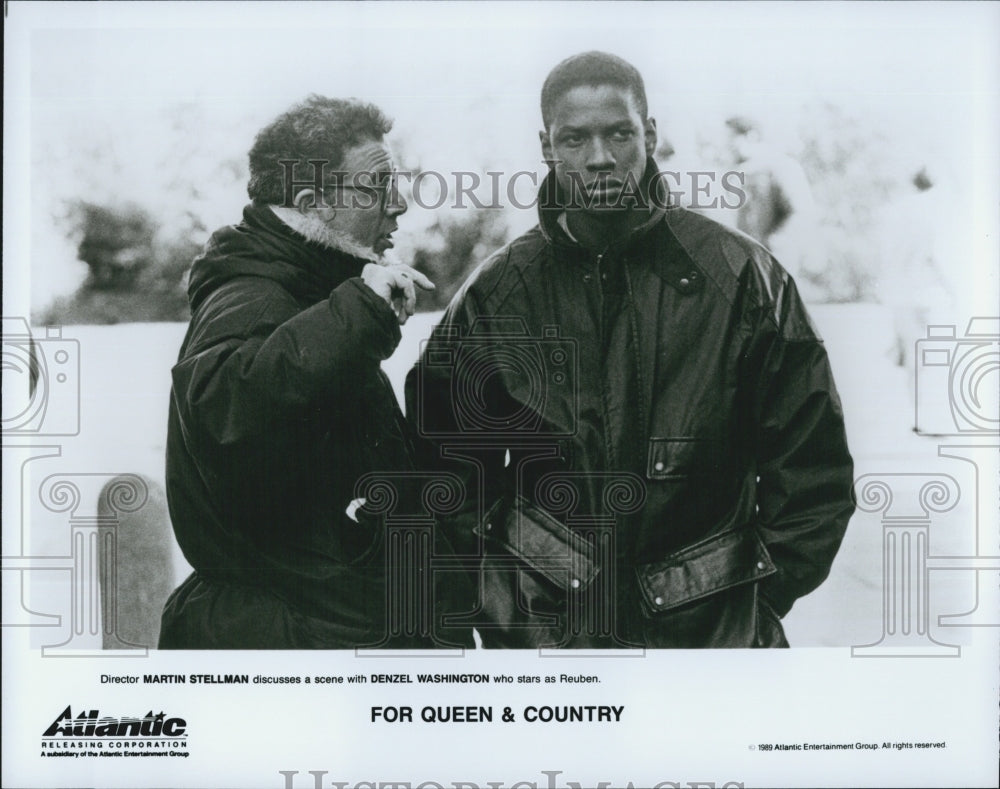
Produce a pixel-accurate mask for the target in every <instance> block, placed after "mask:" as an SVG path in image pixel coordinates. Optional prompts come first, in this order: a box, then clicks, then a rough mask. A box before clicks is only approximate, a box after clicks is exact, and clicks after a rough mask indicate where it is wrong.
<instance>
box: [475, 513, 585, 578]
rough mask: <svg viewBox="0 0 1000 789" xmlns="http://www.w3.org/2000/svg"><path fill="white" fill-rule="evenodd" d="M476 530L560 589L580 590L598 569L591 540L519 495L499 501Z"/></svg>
mask: <svg viewBox="0 0 1000 789" xmlns="http://www.w3.org/2000/svg"><path fill="white" fill-rule="evenodd" d="M475 531H476V533H477V534H479V535H481V536H483V537H485V538H486V539H487V540H489V541H490V542H492V543H494V544H499V546H500V548H501V550H502V551H503V552H505V553H509V554H511V555H512V556H513V557H516V559H517V560H519V561H520V562H523V564H524V565H527V567H528V568H530V569H531V570H534V571H535V572H537V573H538V574H539V575H541V576H543V577H544V578H545V579H546V580H547V581H549V583H551V584H554V585H555V586H556V587H558V588H559V589H563V590H574V591H582V590H584V589H586V588H587V587H588V586H590V584H591V583H592V582H593V580H594V578H595V577H596V576H597V573H598V572H599V571H600V568H599V566H598V564H597V562H596V560H595V556H594V553H595V551H594V546H593V545H592V544H591V543H589V542H587V540H585V539H584V538H583V537H582V536H580V535H579V534H577V533H576V532H574V531H573V530H572V529H570V528H569V527H568V526H566V525H564V524H563V523H560V522H559V521H558V520H556V519H555V518H553V517H552V516H551V515H549V514H548V513H547V512H545V511H544V510H542V509H540V508H539V507H536V506H534V505H533V504H531V503H530V502H529V501H528V500H527V499H525V498H524V497H522V496H517V497H516V498H515V499H514V501H513V503H510V502H509V501H507V500H506V499H501V500H500V501H498V502H497V503H496V504H494V505H493V507H491V508H490V511H489V512H487V514H486V517H485V518H484V519H483V523H482V526H481V527H479V528H477V529H476V530H475Z"/></svg>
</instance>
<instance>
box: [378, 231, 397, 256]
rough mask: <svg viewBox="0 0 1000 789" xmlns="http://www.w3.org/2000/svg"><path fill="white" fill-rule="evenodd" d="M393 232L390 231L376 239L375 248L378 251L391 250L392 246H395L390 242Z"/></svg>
mask: <svg viewBox="0 0 1000 789" xmlns="http://www.w3.org/2000/svg"><path fill="white" fill-rule="evenodd" d="M395 232H396V231H395V230H390V231H389V232H388V233H383V234H382V235H380V236H379V237H378V238H377V239H376V241H375V246H376V247H379V248H380V249H379V251H385V250H387V249H392V248H393V247H394V246H396V244H395V243H394V242H393V240H392V234H393V233H395Z"/></svg>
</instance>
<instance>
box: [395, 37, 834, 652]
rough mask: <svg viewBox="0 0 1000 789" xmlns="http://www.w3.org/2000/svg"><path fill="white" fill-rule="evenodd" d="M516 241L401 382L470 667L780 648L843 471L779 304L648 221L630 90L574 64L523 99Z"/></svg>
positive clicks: (651, 187) (744, 251) (650, 213)
mask: <svg viewBox="0 0 1000 789" xmlns="http://www.w3.org/2000/svg"><path fill="white" fill-rule="evenodd" d="M541 109H542V120H543V123H544V129H543V130H542V131H541V132H540V140H541V147H542V153H543V156H544V158H545V159H546V161H547V162H548V163H549V168H550V170H549V175H548V178H547V179H546V181H545V183H544V184H543V185H542V188H541V190H540V194H539V207H540V210H539V220H540V221H539V225H538V226H536V227H535V228H533V229H531V230H529V231H528V232H527V233H525V234H524V235H522V236H521V237H520V238H518V239H516V240H514V241H513V242H511V243H510V244H508V245H507V246H506V247H504V248H502V249H501V250H499V251H498V252H497V253H495V254H494V255H493V256H492V257H490V258H489V259H488V260H487V261H486V262H485V263H484V264H483V265H482V266H481V267H480V268H479V269H478V270H477V271H476V273H475V274H474V275H473V276H472V278H471V279H470V281H469V282H467V283H466V284H465V286H464V287H463V289H462V290H461V291H460V292H459V293H458V294H457V296H456V297H455V299H454V300H453V302H452V303H451V305H450V306H449V308H448V311H447V313H446V314H445V317H444V319H443V321H442V323H441V325H440V326H439V327H438V328H437V330H436V332H435V334H434V336H433V337H432V339H431V342H430V343H429V344H428V346H427V350H426V353H425V354H424V356H423V357H422V359H421V361H420V363H419V365H418V366H417V368H415V370H414V372H413V373H412V374H411V376H410V378H409V380H408V392H407V397H408V413H410V414H411V415H413V416H416V417H417V418H418V419H419V427H420V429H421V431H422V433H423V436H424V438H425V439H427V441H428V444H429V449H430V453H429V455H428V457H429V458H430V459H431V460H433V461H434V462H436V463H438V464H440V465H442V466H444V465H446V464H451V467H452V468H461V467H462V466H463V465H464V467H465V468H466V469H467V470H468V471H467V478H468V480H469V481H470V485H472V486H476V487H475V488H470V489H475V490H478V499H479V504H480V506H479V507H478V508H470V509H469V511H467V512H464V513H462V514H461V515H460V516H458V517H456V518H454V519H453V520H452V521H451V522H450V528H451V530H452V534H453V537H454V542H455V544H456V545H457V546H458V547H459V548H460V550H461V552H462V554H463V555H465V556H466V557H467V561H468V562H469V564H470V566H474V567H475V574H476V577H477V578H478V579H479V595H478V599H477V600H474V601H470V602H469V604H468V606H467V609H468V612H469V613H468V618H469V619H470V620H473V619H474V620H476V621H477V629H478V630H479V631H480V633H481V635H482V641H483V644H484V645H485V646H486V647H522V648H523V647H532V648H534V647H579V648H590V647H636V646H638V647H682V648H692V647H757V646H784V645H787V641H786V639H785V636H784V632H783V628H782V625H781V622H780V618H781V617H782V616H784V615H785V614H786V613H787V612H788V610H789V609H790V608H791V607H792V604H793V603H794V602H795V600H796V599H797V598H799V597H801V596H802V595H804V594H807V593H808V592H810V591H812V590H813V589H814V588H816V586H817V585H818V584H820V583H821V582H822V581H823V579H824V578H825V577H826V575H827V573H828V572H829V569H830V565H831V562H832V561H833V557H834V555H835V554H836V552H837V549H838V547H839V545H840V542H841V538H842V536H843V534H844V529H845V528H846V526H847V521H848V518H849V517H850V515H851V513H852V511H853V504H852V499H851V482H852V463H851V457H850V454H849V453H848V450H847V444H846V440H845V435H844V423H843V416H842V413H841V408H840V402H839V400H838V397H837V394H836V390H835V388H834V384H833V378H832V375H831V372H830V367H829V364H828V362H827V356H826V352H825V350H824V348H823V343H822V342H821V340H820V338H819V337H818V336H817V334H816V330H815V329H814V328H813V326H812V324H811V322H810V321H809V318H808V316H807V314H806V310H805V308H804V307H803V305H802V302H801V300H800V299H799V296H798V294H797V291H796V287H795V283H794V282H793V280H792V279H791V277H789V276H788V274H787V273H786V272H785V271H784V270H783V269H782V268H781V266H780V265H779V264H778V263H777V261H775V259H774V258H773V257H771V255H770V254H768V252H767V250H766V249H764V248H763V247H762V246H760V245H759V244H757V243H756V242H754V241H752V240H751V239H749V238H747V237H746V236H744V235H743V234H741V233H737V232H735V231H731V230H728V229H726V228H724V227H722V226H721V225H718V224H716V223H715V222H712V221H711V220H709V219H706V218H704V217H701V216H699V215H697V214H694V213H692V212H690V211H687V210H685V209H683V208H677V207H672V206H670V205H668V204H667V202H668V201H667V200H666V199H665V198H666V189H665V188H663V187H661V186H660V184H659V180H658V178H657V167H656V164H655V162H654V161H653V160H652V158H651V156H652V154H653V151H654V150H655V147H656V123H655V121H654V120H653V119H652V118H651V117H649V114H648V111H647V105H646V94H645V89H644V86H643V81H642V77H641V76H640V74H639V72H638V71H637V70H636V69H635V68H634V67H633V66H631V65H630V64H629V63H627V62H625V61H623V60H622V59H621V58H618V57H615V56H613V55H609V54H605V53H601V52H589V53H584V54H581V55H577V56H574V57H571V58H569V59H567V60H566V61H564V62H562V63H560V64H559V65H557V66H556V67H555V68H554V69H553V70H552V72H551V73H550V74H549V76H548V78H547V79H546V81H545V84H544V86H543V88H542V95H541Z"/></svg>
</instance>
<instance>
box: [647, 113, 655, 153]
mask: <svg viewBox="0 0 1000 789" xmlns="http://www.w3.org/2000/svg"><path fill="white" fill-rule="evenodd" d="M644 125H645V131H646V156H652V155H653V152H654V151H655V150H656V118H646V123H645V124H644Z"/></svg>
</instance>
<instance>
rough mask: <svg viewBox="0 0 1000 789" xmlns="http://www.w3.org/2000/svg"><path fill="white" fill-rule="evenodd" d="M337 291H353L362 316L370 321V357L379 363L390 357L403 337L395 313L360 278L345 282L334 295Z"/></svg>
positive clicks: (352, 278) (337, 288)
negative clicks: (371, 351)
mask: <svg viewBox="0 0 1000 789" xmlns="http://www.w3.org/2000/svg"><path fill="white" fill-rule="evenodd" d="M338 291H341V292H344V291H353V292H354V294H355V295H356V296H357V297H358V299H359V300H360V302H361V306H362V307H363V312H364V314H365V315H366V316H368V317H369V318H370V319H371V321H370V327H371V330H372V333H373V335H374V336H373V337H372V338H371V342H372V345H371V348H372V350H373V351H374V353H372V354H371V355H372V356H375V357H376V358H378V359H379V360H380V361H381V360H384V359H388V358H389V357H390V356H392V354H393V351H395V350H396V346H397V345H399V341H400V339H401V338H402V336H403V335H402V332H401V331H400V328H399V321H398V320H396V313H394V312H393V311H392V308H391V307H389V305H388V304H387V303H386V301H385V299H383V298H382V297H381V296H379V295H378V294H377V293H376V292H375V291H374V290H372V289H371V288H369V287H368V286H367V285H366V284H365V283H364V280H362V279H361V277H351V278H350V279H348V280H345V281H344V282H342V283H341V284H340V285H338V286H337V287H336V288H335V289H334V293H337V292H338ZM332 295H333V294H331V296H332Z"/></svg>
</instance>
